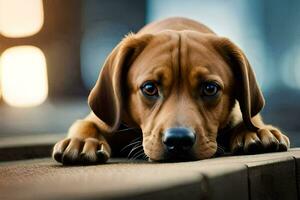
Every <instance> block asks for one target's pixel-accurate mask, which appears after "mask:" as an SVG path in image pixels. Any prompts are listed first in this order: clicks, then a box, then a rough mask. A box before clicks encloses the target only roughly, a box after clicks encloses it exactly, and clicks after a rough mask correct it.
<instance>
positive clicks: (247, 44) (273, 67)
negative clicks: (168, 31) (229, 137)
mask: <svg viewBox="0 0 300 200" xmlns="http://www.w3.org/2000/svg"><path fill="white" fill-rule="evenodd" d="M43 2H44V13H45V23H44V26H43V28H42V30H41V32H43V34H40V35H39V34H37V36H33V37H35V39H30V37H29V38H28V39H26V38H25V39H24V38H23V39H12V38H10V39H7V38H5V37H4V36H0V44H1V42H2V44H5V45H4V46H3V45H2V47H0V53H1V52H2V51H4V50H5V48H7V47H10V46H13V45H14V44H20V43H30V42H33V43H36V44H37V45H38V46H41V48H42V49H43V50H44V53H45V57H46V60H47V64H48V65H47V67H48V74H49V77H48V78H49V96H48V98H47V100H46V101H45V102H44V103H42V104H41V105H39V106H36V107H30V108H15V107H11V106H8V105H7V104H6V103H5V102H3V101H2V102H1V104H0V115H1V118H0V128H1V132H0V137H7V136H16V135H28V134H30V135H32V134H45V133H64V132H66V131H67V129H68V127H69V126H70V124H71V123H72V121H74V120H75V119H78V118H82V117H84V116H85V115H86V114H87V113H88V112H89V108H88V106H87V104H86V98H87V95H88V92H89V90H90V89H91V88H92V86H93V85H94V83H95V81H96V79H97V77H98V74H99V71H100V69H101V66H102V64H103V62H104V60H105V58H106V57H107V55H108V54H109V53H110V51H111V50H112V49H113V47H114V46H115V45H116V44H117V43H118V42H119V41H120V40H121V39H122V37H123V36H124V35H126V34H127V33H128V32H131V31H132V32H137V31H138V30H139V29H140V28H141V27H142V26H143V25H144V24H146V23H149V22H152V21H155V20H159V19H164V18H166V17H171V16H182V17H188V18H191V19H195V20H197V21H200V22H202V23H204V24H206V25H207V26H209V27H210V28H211V29H212V30H214V31H215V32H216V33H217V34H218V35H220V36H225V37H228V38H230V39H231V40H232V41H233V42H235V43H236V44H237V45H238V46H240V47H241V49H243V50H244V52H245V54H246V55H247V57H248V59H249V61H250V63H251V65H252V67H253V68H254V70H255V72H256V75H257V79H258V82H259V84H260V85H261V87H262V90H263V93H264V96H265V98H266V106H265V108H264V110H263V117H264V118H265V121H267V122H268V123H272V124H274V125H276V126H278V127H280V128H282V129H283V130H284V131H285V132H286V133H287V134H288V135H289V137H290V138H291V141H292V146H300V135H299V133H298V132H299V130H300V123H299V122H298V117H299V118H300V103H299V102H298V100H299V99H300V56H299V55H300V37H299V36H300V25H299V20H300V12H299V10H300V1H298V0H287V1H281V0H264V1H262V0H210V1H205V0H163V1H162V0H113V1H109V0H84V1H76V2H74V1H69V0H66V1H59V0H51V1H43ZM70 4H72V6H69V5H70ZM58 8H59V9H58ZM54 15H55V16H56V17H54ZM61 21H64V23H61ZM48 22H49V23H48ZM67 24H72V26H70V27H69V28H68V26H67ZM49 27H50V28H49ZM43 29H44V30H43ZM68 30H69V31H68ZM50 34H51V41H50V39H49V38H50V37H48V35H50ZM16 41H17V42H16ZM49 43H50V44H57V46H58V47H53V46H50V44H49ZM62 47H64V49H63V50H61V53H57V54H55V53H54V52H59V51H58V50H59V49H61V48H62ZM56 48H57V49H58V50H57V51H56ZM49 49H51V51H50V50H49ZM62 63H63V64H62ZM0 101H1V99H0Z"/></svg>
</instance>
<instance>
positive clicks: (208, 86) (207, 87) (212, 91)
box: [202, 82, 220, 97]
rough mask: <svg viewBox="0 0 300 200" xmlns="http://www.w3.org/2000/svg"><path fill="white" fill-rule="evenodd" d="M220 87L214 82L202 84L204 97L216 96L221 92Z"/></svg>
mask: <svg viewBox="0 0 300 200" xmlns="http://www.w3.org/2000/svg"><path fill="white" fill-rule="evenodd" d="M219 88H220V87H219V85H218V84H217V83H214V82H205V83H203V84H202V95H204V96H210V97H212V96H215V95H216V94H217V93H218V92H219Z"/></svg>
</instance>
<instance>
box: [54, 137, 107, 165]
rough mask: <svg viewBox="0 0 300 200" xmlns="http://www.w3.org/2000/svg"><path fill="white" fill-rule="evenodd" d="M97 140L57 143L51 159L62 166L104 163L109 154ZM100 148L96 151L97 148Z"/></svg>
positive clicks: (75, 140)
mask: <svg viewBox="0 0 300 200" xmlns="http://www.w3.org/2000/svg"><path fill="white" fill-rule="evenodd" d="M102 144H103V141H102ZM102 144H100V145H99V140H97V139H95V138H87V139H85V140H82V139H78V138H68V139H65V140H62V141H60V142H58V143H57V144H56V145H55V146H54V149H53V154H52V155H53V158H54V159H55V160H56V161H58V162H61V163H62V164H64V165H92V164H100V163H105V162H106V161H107V160H108V159H109V157H110V154H109V153H108V151H106V149H107V148H109V147H106V148H104V147H103V145H102ZM99 146H100V147H102V148H101V149H100V150H97V149H98V147H99Z"/></svg>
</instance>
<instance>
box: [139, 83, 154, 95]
mask: <svg viewBox="0 0 300 200" xmlns="http://www.w3.org/2000/svg"><path fill="white" fill-rule="evenodd" d="M141 90H142V92H143V94H144V95H147V96H150V97H157V96H158V89H157V87H156V85H155V83H153V82H151V81H147V82H146V83H144V84H143V85H142V86H141Z"/></svg>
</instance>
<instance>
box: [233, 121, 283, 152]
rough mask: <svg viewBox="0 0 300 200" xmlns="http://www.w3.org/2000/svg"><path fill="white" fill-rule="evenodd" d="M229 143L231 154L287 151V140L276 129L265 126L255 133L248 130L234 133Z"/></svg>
mask: <svg viewBox="0 0 300 200" xmlns="http://www.w3.org/2000/svg"><path fill="white" fill-rule="evenodd" d="M230 145H231V149H232V153H233V154H238V155H239V154H258V153H265V152H277V151H287V150H288V148H289V140H288V138H287V137H286V136H285V135H284V134H282V133H281V132H280V131H279V130H278V129H276V128H274V127H272V126H266V127H264V128H262V129H259V130H258V132H257V133H255V132H251V131H248V130H244V131H242V132H237V133H235V134H234V135H233V137H232V138H231V144H230Z"/></svg>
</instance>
